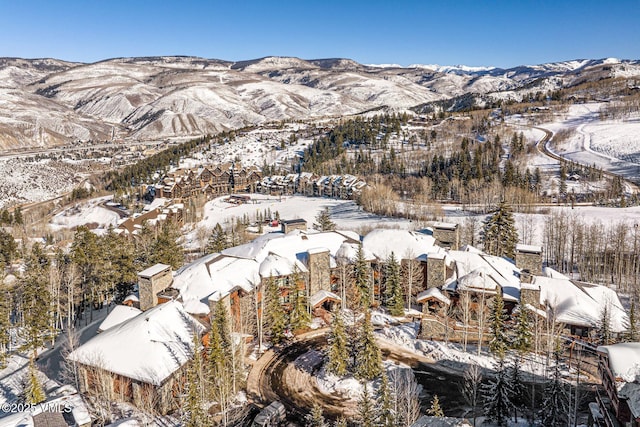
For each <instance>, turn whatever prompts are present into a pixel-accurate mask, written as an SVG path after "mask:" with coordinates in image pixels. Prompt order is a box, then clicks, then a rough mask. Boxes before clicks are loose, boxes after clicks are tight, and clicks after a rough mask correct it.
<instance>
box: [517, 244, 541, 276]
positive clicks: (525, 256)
mask: <svg viewBox="0 0 640 427" xmlns="http://www.w3.org/2000/svg"><path fill="white" fill-rule="evenodd" d="M516 267H518V268H519V269H520V270H526V271H528V272H529V273H530V274H532V275H534V276H542V248H541V247H540V246H529V245H517V246H516Z"/></svg>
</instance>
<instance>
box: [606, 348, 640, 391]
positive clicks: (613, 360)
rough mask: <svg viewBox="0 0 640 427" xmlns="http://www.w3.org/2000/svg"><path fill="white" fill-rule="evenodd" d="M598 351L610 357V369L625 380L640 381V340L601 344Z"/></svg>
mask: <svg viewBox="0 0 640 427" xmlns="http://www.w3.org/2000/svg"><path fill="white" fill-rule="evenodd" d="M598 352H600V353H604V354H606V355H607V356H608V358H609V369H611V373H613V375H615V376H616V377H617V378H619V379H621V380H622V381H625V382H634V381H640V342H624V343H618V344H611V345H601V346H599V347H598Z"/></svg>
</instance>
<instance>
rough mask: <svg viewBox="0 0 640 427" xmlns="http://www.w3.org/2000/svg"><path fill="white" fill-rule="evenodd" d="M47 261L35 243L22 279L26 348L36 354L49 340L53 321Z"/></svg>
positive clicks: (23, 330) (23, 331)
mask: <svg viewBox="0 0 640 427" xmlns="http://www.w3.org/2000/svg"><path fill="white" fill-rule="evenodd" d="M47 268H48V265H47V261H46V258H43V255H42V252H41V250H40V246H39V245H38V244H36V245H34V246H33V248H32V250H31V254H30V255H29V259H28V260H27V263H26V269H27V271H26V274H25V276H24V277H23V278H22V279H21V281H20V290H21V300H22V317H23V320H24V328H22V333H23V334H24V339H25V344H24V349H25V350H30V351H32V352H33V354H34V356H35V355H36V352H37V350H38V349H39V348H41V347H42V346H44V343H45V341H46V340H47V338H48V336H47V331H48V330H49V326H50V323H51V315H52V310H51V294H50V292H49V287H48V283H47V277H48V272H47Z"/></svg>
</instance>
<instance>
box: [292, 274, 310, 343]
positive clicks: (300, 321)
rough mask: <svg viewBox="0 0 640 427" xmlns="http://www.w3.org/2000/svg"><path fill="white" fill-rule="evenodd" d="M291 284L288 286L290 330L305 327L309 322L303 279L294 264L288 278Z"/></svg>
mask: <svg viewBox="0 0 640 427" xmlns="http://www.w3.org/2000/svg"><path fill="white" fill-rule="evenodd" d="M289 280H290V282H291V286H290V287H289V295H290V298H291V299H292V304H291V313H290V314H289V319H290V320H289V323H290V324H291V330H293V331H297V330H301V329H306V328H308V327H309V324H310V323H311V314H309V309H308V306H309V304H308V302H307V289H306V286H305V282H304V279H303V277H302V275H301V274H300V270H298V267H297V266H296V267H295V268H294V270H293V274H292V275H291V276H290V278H289Z"/></svg>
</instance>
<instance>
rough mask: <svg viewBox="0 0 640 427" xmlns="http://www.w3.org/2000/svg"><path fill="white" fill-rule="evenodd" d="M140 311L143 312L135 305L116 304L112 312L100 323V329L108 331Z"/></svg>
mask: <svg viewBox="0 0 640 427" xmlns="http://www.w3.org/2000/svg"><path fill="white" fill-rule="evenodd" d="M140 313H142V311H141V310H139V309H137V308H135V307H129V306H127V305H116V306H115V307H114V308H113V310H111V313H109V314H108V315H107V317H105V319H104V320H103V321H102V323H100V326H98V330H100V331H106V330H107V329H109V328H112V327H114V326H116V325H119V324H120V323H122V322H124V321H126V320H129V319H131V318H133V317H136V316H137V315H138V314H140Z"/></svg>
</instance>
